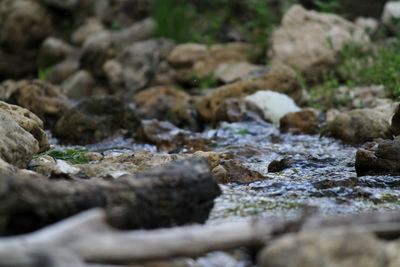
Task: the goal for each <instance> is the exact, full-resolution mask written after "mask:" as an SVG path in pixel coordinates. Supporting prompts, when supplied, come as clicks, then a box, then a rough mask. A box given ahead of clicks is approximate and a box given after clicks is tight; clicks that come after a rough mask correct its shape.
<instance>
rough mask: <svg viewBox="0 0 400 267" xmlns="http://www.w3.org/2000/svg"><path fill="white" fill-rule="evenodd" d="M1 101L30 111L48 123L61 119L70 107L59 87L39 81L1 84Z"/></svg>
mask: <svg viewBox="0 0 400 267" xmlns="http://www.w3.org/2000/svg"><path fill="white" fill-rule="evenodd" d="M0 100H4V101H6V102H9V103H12V104H16V105H19V106H21V107H24V108H26V109H28V110H30V111H32V112H33V113H35V114H36V115H37V116H38V117H40V118H41V119H42V120H44V121H45V122H46V123H50V122H51V121H52V120H54V119H58V118H59V117H61V115H62V114H63V113H64V112H65V110H66V109H67V107H68V102H67V98H66V97H65V96H64V95H63V94H61V93H60V90H59V88H58V87H56V86H53V85H52V84H50V83H46V82H43V81H39V80H32V81H29V80H21V81H18V82H16V81H5V82H3V83H1V84H0Z"/></svg>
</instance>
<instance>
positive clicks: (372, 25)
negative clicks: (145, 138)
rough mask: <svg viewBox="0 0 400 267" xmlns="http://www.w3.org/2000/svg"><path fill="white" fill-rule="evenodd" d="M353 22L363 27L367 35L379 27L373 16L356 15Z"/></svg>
mask: <svg viewBox="0 0 400 267" xmlns="http://www.w3.org/2000/svg"><path fill="white" fill-rule="evenodd" d="M355 24H356V25H357V26H358V27H360V28H362V29H364V31H365V32H366V33H368V34H369V35H371V34H374V33H375V32H376V31H377V30H378V27H379V21H377V20H376V19H374V18H364V17H358V18H357V19H356V21H355Z"/></svg>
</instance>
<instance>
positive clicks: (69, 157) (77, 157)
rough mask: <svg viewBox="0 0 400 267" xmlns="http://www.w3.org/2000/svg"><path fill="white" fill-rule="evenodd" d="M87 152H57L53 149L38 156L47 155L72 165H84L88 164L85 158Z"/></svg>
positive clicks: (75, 150)
mask: <svg viewBox="0 0 400 267" xmlns="http://www.w3.org/2000/svg"><path fill="white" fill-rule="evenodd" d="M87 152H88V150H87V149H67V150H57V149H54V148H53V149H50V150H48V151H46V152H45V153H42V154H40V155H38V156H43V155H48V156H50V157H53V158H55V159H61V160H65V161H68V162H69V163H72V164H85V163H89V160H88V159H87V158H86V156H85V154H86V153H87ZM38 156H37V157H38Z"/></svg>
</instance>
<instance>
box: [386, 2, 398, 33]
mask: <svg viewBox="0 0 400 267" xmlns="http://www.w3.org/2000/svg"><path fill="white" fill-rule="evenodd" d="M399 19H400V1H389V2H387V3H386V4H385V7H384V9H383V14H382V23H383V24H384V25H385V26H387V27H388V28H389V29H391V30H393V31H398V29H399V24H398V21H399Z"/></svg>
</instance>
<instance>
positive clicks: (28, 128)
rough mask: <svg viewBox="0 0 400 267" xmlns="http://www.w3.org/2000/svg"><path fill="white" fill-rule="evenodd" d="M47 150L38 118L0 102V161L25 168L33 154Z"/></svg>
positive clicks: (47, 146)
mask: <svg viewBox="0 0 400 267" xmlns="http://www.w3.org/2000/svg"><path fill="white" fill-rule="evenodd" d="M48 148H49V144H48V141H47V137H46V134H45V133H44V131H43V123H42V121H41V120H40V119H39V118H38V117H36V116H35V115H34V114H33V113H32V112H30V111H28V110H26V109H23V108H21V107H18V106H14V105H9V104H7V103H4V102H0V159H2V160H4V161H5V162H7V163H9V164H11V165H14V166H16V167H19V168H25V167H26V166H27V165H28V163H29V161H30V160H31V159H32V156H33V155H34V154H36V153H38V152H40V151H45V150H47V149H48ZM3 165H4V164H3Z"/></svg>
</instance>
